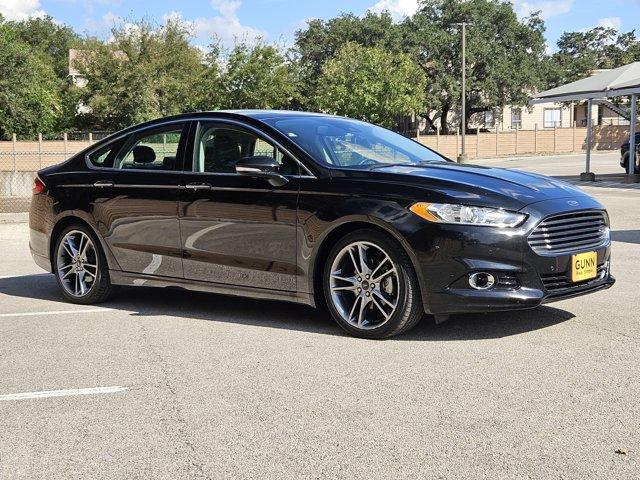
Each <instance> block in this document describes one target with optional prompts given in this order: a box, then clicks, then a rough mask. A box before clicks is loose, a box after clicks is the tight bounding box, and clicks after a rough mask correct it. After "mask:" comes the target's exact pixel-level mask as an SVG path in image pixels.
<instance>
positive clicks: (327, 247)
mask: <svg viewBox="0 0 640 480" xmlns="http://www.w3.org/2000/svg"><path fill="white" fill-rule="evenodd" d="M365 229H366V230H376V231H378V232H380V233H383V234H385V235H387V236H389V237H390V238H391V239H392V240H393V241H394V242H396V243H397V244H398V246H400V248H402V249H403V250H404V252H405V253H406V254H407V256H408V257H409V259H410V260H411V264H412V265H413V269H414V271H415V272H416V276H417V277H418V285H419V288H420V295H421V297H422V304H423V308H424V306H425V305H426V304H425V292H426V285H425V282H424V279H423V277H422V272H421V269H420V268H419V267H420V266H419V262H418V258H417V257H416V255H415V253H414V251H413V249H412V248H411V247H410V245H409V244H408V243H407V241H406V240H405V239H404V237H403V236H402V235H401V234H400V232H398V231H397V230H396V229H395V228H393V226H391V225H389V224H387V223H385V222H382V221H377V220H376V219H372V218H370V217H369V218H361V217H355V218H346V219H343V220H342V221H341V222H339V223H337V224H335V225H334V226H333V227H332V228H330V229H329V230H327V231H326V232H325V233H324V234H323V236H322V237H321V238H320V239H319V240H318V246H317V247H316V249H315V253H314V255H313V256H312V260H311V265H310V267H311V268H310V269H309V272H310V275H311V278H310V279H309V285H311V286H312V289H313V296H314V301H315V304H316V306H321V305H322V304H323V302H324V291H323V288H322V273H323V269H324V264H325V262H326V259H327V257H328V255H329V253H330V252H331V249H332V248H333V246H334V245H335V244H336V243H337V242H338V241H339V240H340V239H341V238H342V237H344V236H345V235H348V234H349V233H351V232H354V231H356V230H365Z"/></svg>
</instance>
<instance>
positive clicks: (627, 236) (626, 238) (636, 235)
mask: <svg viewBox="0 0 640 480" xmlns="http://www.w3.org/2000/svg"><path fill="white" fill-rule="evenodd" d="M611 240H613V241H614V242H622V243H637V244H640V230H613V231H611Z"/></svg>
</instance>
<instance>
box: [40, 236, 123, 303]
mask: <svg viewBox="0 0 640 480" xmlns="http://www.w3.org/2000/svg"><path fill="white" fill-rule="evenodd" d="M69 239H71V243H69V242H70V241H69ZM87 241H88V242H87ZM63 243H64V245H63ZM85 247H86V248H85ZM82 249H83V250H82ZM80 250H82V251H80ZM83 252H84V253H83ZM52 254H53V262H52V263H53V273H54V275H55V276H56V281H57V282H58V287H59V288H60V291H61V292H62V295H63V296H64V297H65V298H66V299H67V300H68V301H69V302H72V303H77V304H79V305H92V304H96V303H102V302H104V301H106V300H108V299H109V298H110V297H111V295H112V294H113V293H114V291H115V288H114V287H113V285H111V281H110V279H109V268H108V266H107V260H106V258H105V255H104V252H103V251H102V246H101V244H100V242H99V241H98V239H97V237H96V235H95V234H94V233H93V232H92V231H91V230H90V229H89V228H87V227H86V226H84V225H80V224H77V225H70V226H68V227H66V228H65V229H64V230H63V231H62V232H61V233H60V235H58V237H57V238H56V239H55V246H54V249H53V252H52ZM72 254H75V255H76V257H74V256H73V255H72ZM69 265H71V266H69ZM94 267H95V268H94ZM70 271H71V273H69V272H70ZM80 279H82V281H80ZM82 285H84V289H83V288H82Z"/></svg>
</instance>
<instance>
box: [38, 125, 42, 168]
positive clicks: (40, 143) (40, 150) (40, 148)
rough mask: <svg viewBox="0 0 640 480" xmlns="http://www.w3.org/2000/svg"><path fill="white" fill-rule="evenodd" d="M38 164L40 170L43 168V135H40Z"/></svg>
mask: <svg viewBox="0 0 640 480" xmlns="http://www.w3.org/2000/svg"><path fill="white" fill-rule="evenodd" d="M38 163H39V164H40V168H42V134H41V133H39V134H38Z"/></svg>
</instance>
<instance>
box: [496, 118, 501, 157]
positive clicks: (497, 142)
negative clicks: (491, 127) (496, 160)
mask: <svg viewBox="0 0 640 480" xmlns="http://www.w3.org/2000/svg"><path fill="white" fill-rule="evenodd" d="M499 137H500V135H499V133H498V125H496V157H497V156H498V155H500V153H498V152H499V151H500V150H499V149H498V145H499V141H498V140H499Z"/></svg>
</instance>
